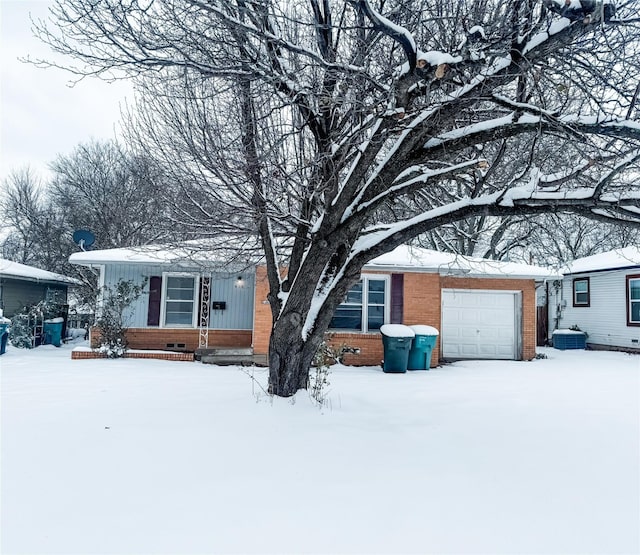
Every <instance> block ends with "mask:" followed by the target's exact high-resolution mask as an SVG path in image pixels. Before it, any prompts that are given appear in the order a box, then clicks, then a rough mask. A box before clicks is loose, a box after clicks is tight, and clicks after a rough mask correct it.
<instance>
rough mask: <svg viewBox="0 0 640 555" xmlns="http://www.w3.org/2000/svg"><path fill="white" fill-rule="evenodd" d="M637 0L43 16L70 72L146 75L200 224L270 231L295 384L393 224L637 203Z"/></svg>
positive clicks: (320, 3)
mask: <svg viewBox="0 0 640 555" xmlns="http://www.w3.org/2000/svg"><path fill="white" fill-rule="evenodd" d="M636 7H637V6H636V3H635V2H628V1H627V2H622V3H620V4H619V5H618V9H617V13H615V14H614V13H612V12H613V10H612V8H611V6H608V7H607V9H605V6H604V4H601V3H594V5H593V7H592V9H590V10H586V11H585V10H581V12H580V14H577V13H573V12H572V11H571V10H569V9H567V7H565V3H564V2H563V1H562V0H544V1H542V0H515V1H513V2H505V1H503V0H486V1H483V2H459V1H454V0H443V1H441V0H438V1H435V0H414V1H405V0H402V1H400V0H385V1H374V0H342V1H333V0H308V1H303V0H289V1H275V0H273V1H270V0H257V1H251V0H171V1H169V0H155V1H152V0H142V1H135V2H131V1H125V0H58V1H57V2H56V5H55V7H54V8H53V10H52V16H53V23H51V24H49V25H47V24H44V23H42V24H40V25H39V26H38V28H37V32H38V33H39V35H40V37H41V38H42V39H43V40H44V41H46V42H47V43H48V44H50V45H51V46H52V47H53V48H54V49H55V50H56V51H57V52H60V53H63V54H66V55H68V56H71V57H73V58H74V59H75V61H76V62H77V63H75V64H74V65H73V67H72V68H71V70H72V71H75V72H76V73H77V74H78V75H79V76H85V75H100V76H103V77H107V78H113V77H117V76H127V77H130V78H134V79H137V80H138V83H139V84H141V85H140V86H141V89H140V90H141V91H142V92H144V93H145V94H146V97H145V98H144V101H145V103H146V109H147V111H146V113H144V114H143V115H142V119H143V120H144V121H146V122H147V131H153V133H151V134H150V135H151V139H152V142H151V143H150V145H149V146H150V148H151V150H152V151H153V152H154V154H155V155H157V156H161V157H164V158H165V161H166V163H167V164H168V165H171V166H172V167H173V168H174V171H175V172H176V175H183V176H185V177H186V178H187V179H185V181H184V183H185V184H188V185H189V186H188V187H186V188H185V190H184V195H183V198H184V202H185V203H188V204H190V207H189V208H185V210H184V211H183V216H184V219H185V220H187V221H188V223H190V225H192V226H194V227H197V226H198V225H200V226H201V229H203V230H205V229H206V230H207V231H209V232H210V233H212V234H233V235H234V236H236V237H237V238H241V237H249V236H251V235H253V236H257V237H258V238H259V241H260V247H261V251H262V254H263V257H264V261H265V264H266V266H267V273H268V279H269V285H270V293H269V295H268V300H269V303H270V305H271V310H272V315H273V331H272V334H271V341H270V350H269V366H270V376H269V380H270V389H271V391H272V392H273V393H275V394H277V395H282V396H289V395H293V394H294V393H295V392H296V391H297V390H298V389H300V388H304V387H306V384H307V377H308V370H309V365H310V364H311V362H312V360H313V356H314V354H315V352H316V350H317V349H318V346H319V345H320V344H321V342H322V339H323V335H324V332H325V331H326V330H327V328H328V326H329V323H330V321H331V318H332V315H333V313H334V311H335V309H336V308H337V306H338V305H339V304H340V302H341V301H342V300H343V299H344V297H345V294H346V293H347V291H348V290H349V288H350V287H351V286H352V285H353V284H354V283H355V282H356V281H357V280H358V279H359V276H360V271H361V269H362V267H363V265H364V264H366V263H367V262H368V261H370V260H371V259H372V258H374V257H376V256H378V255H380V254H382V253H385V252H388V251H389V250H391V249H393V248H394V247H395V246H397V245H399V244H401V243H404V242H406V241H408V240H411V239H413V238H415V237H417V236H419V235H422V234H424V233H426V232H429V231H432V230H438V229H442V228H443V227H444V226H447V225H452V224H454V223H457V222H462V221H464V220H468V219H469V218H480V217H494V218H519V217H521V216H523V215H536V214H542V213H547V212H558V213H564V212H572V213H576V214H580V215H583V216H588V217H591V218H596V219H599V220H601V221H615V220H622V221H625V222H628V224H629V225H631V224H632V223H636V224H637V223H638V220H639V219H640V203H639V201H638V197H639V196H640V189H639V184H638V180H637V175H638V170H639V168H638V160H639V159H640V140H639V139H640V124H639V122H638V107H637V96H638V88H637V83H638V81H639V78H640V51H639V50H640V49H639V46H640V41H639V40H638V38H639V37H638V28H637V25H638V18H637V14H636V11H637V10H636ZM71 63H72V62H70V64H71ZM282 267H286V268H287V275H286V276H284V277H283V276H282V275H281V273H280V269H281V268H282Z"/></svg>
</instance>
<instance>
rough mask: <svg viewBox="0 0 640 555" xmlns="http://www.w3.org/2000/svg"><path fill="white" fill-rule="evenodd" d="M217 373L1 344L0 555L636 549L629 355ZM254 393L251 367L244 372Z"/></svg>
mask: <svg viewBox="0 0 640 555" xmlns="http://www.w3.org/2000/svg"><path fill="white" fill-rule="evenodd" d="M543 351H544V352H545V353H547V354H548V356H549V358H548V359H546V360H536V361H533V362H524V363H523V362H464V363H456V364H454V365H450V366H446V367H443V368H438V369H434V370H431V371H429V372H414V373H409V374H406V375H386V374H383V373H382V372H381V371H380V369H376V368H334V370H333V373H332V375H331V388H332V392H331V393H330V399H331V408H330V409H328V410H326V409H325V410H323V411H320V410H318V409H317V408H316V407H314V406H312V405H311V404H310V403H309V401H308V398H307V397H305V395H304V394H301V395H300V394H299V395H298V397H297V398H296V402H295V404H292V403H291V402H290V401H285V400H281V399H277V400H275V402H274V403H273V404H272V403H270V402H269V401H268V400H267V399H266V398H265V397H264V396H263V397H262V398H260V399H258V402H256V401H257V400H256V397H255V396H254V395H253V394H252V389H255V388H254V387H252V382H251V380H250V378H249V377H248V376H247V375H245V374H244V373H242V372H240V371H239V370H238V369H236V368H216V367H211V366H203V365H200V364H197V363H174V362H165V361H148V360H118V361H106V360H97V361H95V360H94V361H71V360H70V355H69V351H68V350H67V348H65V347H63V348H61V349H55V348H53V347H40V348H38V349H36V350H34V351H18V350H16V349H12V348H11V349H10V350H9V352H8V353H7V354H6V355H4V356H2V357H1V358H0V367H1V373H2V382H1V385H2V413H1V416H2V491H1V493H2V550H1V551H2V553H3V554H6V555H8V554H13V553H38V554H49V553H64V554H72V553H82V554H93V553H109V554H112V553H129V554H130V553H136V554H140V555H142V554H152V553H153V554H156V553H181V554H191V553H194V554H195V553H230V552H237V553H307V552H309V553H311V552H315V553H468V554H472V553H515V552H518V553H549V554H550V553H563V554H569V553H606V554H612V553H625V554H630V553H638V552H640V539H639V535H640V531H639V527H640V524H639V523H640V480H639V475H640V470H639V469H640V445H639V441H640V356H631V355H626V354H622V353H604V352H583V351H555V350H552V349H544V350H543ZM256 377H257V379H258V380H260V381H264V380H265V379H266V376H265V372H264V371H262V370H257V371H256Z"/></svg>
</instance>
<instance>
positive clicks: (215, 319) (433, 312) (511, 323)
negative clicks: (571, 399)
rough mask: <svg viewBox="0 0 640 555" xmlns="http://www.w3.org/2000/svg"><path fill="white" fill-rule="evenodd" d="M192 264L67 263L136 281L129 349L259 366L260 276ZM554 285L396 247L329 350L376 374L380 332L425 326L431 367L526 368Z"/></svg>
mask: <svg viewBox="0 0 640 555" xmlns="http://www.w3.org/2000/svg"><path fill="white" fill-rule="evenodd" d="M198 256H199V259H198V260H194V259H193V256H185V255H184V253H182V252H180V250H175V249H171V250H163V249H161V248H157V247H137V248H131V249H112V250H105V251H88V252H82V253H75V254H73V255H72V256H71V258H70V261H71V262H72V263H74V264H81V265H84V266H90V267H92V268H94V269H99V270H100V284H101V285H103V286H107V287H110V286H114V285H115V284H116V283H117V282H118V281H119V280H121V279H125V280H133V281H134V282H136V283H142V282H143V281H146V283H147V285H146V289H147V293H148V294H147V295H144V296H142V297H141V298H140V299H138V301H137V302H136V303H135V304H134V306H132V307H131V311H130V323H129V325H130V329H129V334H128V340H129V343H130V346H131V347H132V348H138V349H174V350H185V351H195V350H197V349H198V348H204V347H208V348H212V347H251V348H252V349H253V353H254V354H255V355H258V356H261V357H262V360H266V355H267V352H268V345H269V334H270V331H271V311H270V308H269V305H268V302H267V292H268V284H267V280H266V271H265V268H264V267H262V266H257V267H256V266H251V267H249V268H248V269H245V270H243V271H239V270H237V269H236V270H230V269H228V268H227V269H224V270H222V269H220V267H218V268H219V269H218V271H216V267H215V263H211V262H209V264H208V265H207V263H206V258H207V256H206V254H205V253H199V254H198ZM554 277H559V276H558V274H553V273H551V272H550V271H549V270H547V269H544V268H539V267H535V266H529V265H524V264H513V263H508V262H495V261H489V260H482V259H471V258H466V257H462V256H455V255H450V254H445V253H438V252H435V251H429V250H425V249H419V248H410V247H406V246H401V247H398V248H397V249H395V250H394V251H392V252H391V253H388V254H386V255H383V256H381V257H379V258H377V259H375V260H373V261H372V262H370V263H369V264H367V266H366V267H365V268H364V269H363V272H362V280H361V281H360V283H358V284H357V285H356V286H355V287H354V288H353V289H352V290H351V291H350V293H349V295H348V296H347V299H346V300H345V302H344V303H343V304H342V305H341V306H340V308H339V309H338V310H337V311H336V314H335V317H334V319H333V322H332V326H331V328H332V329H331V330H330V332H331V334H332V339H331V340H332V341H333V342H334V343H336V344H340V343H343V342H344V343H347V344H349V345H350V346H352V347H355V348H358V349H359V350H360V354H359V355H351V356H350V357H349V358H348V359H347V362H348V363H349V364H379V363H380V360H381V358H382V342H381V340H380V334H379V331H378V330H379V328H380V326H381V325H382V324H384V323H404V324H408V325H411V324H426V325H431V326H434V327H436V328H438V329H439V330H440V331H441V334H440V338H439V341H438V344H437V345H436V348H435V349H434V354H433V359H434V361H437V360H438V359H440V358H445V359H461V358H487V359H516V360H518V359H525V360H528V359H531V358H533V357H534V356H535V346H536V299H535V297H536V282H538V283H540V282H542V281H544V280H545V279H548V278H554ZM94 343H95V338H94Z"/></svg>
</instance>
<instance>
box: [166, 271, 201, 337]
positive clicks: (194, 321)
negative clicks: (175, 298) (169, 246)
mask: <svg viewBox="0 0 640 555" xmlns="http://www.w3.org/2000/svg"><path fill="white" fill-rule="evenodd" d="M169 277H190V278H194V280H193V288H194V291H193V294H194V296H193V314H192V315H191V325H188V324H182V325H180V324H172V325H170V326H167V325H166V323H165V321H164V319H165V316H166V314H165V313H166V301H167V281H169V280H168V279H167V278H169ZM199 300H200V276H199V275H198V274H191V273H189V272H162V296H161V298H160V326H159V327H160V328H167V329H171V328H183V329H184V328H196V327H198V302H199Z"/></svg>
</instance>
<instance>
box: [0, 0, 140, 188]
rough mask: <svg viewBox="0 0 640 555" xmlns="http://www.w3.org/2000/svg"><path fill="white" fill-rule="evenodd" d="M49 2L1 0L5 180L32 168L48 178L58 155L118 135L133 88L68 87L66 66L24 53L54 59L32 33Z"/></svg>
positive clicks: (1, 169)
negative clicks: (41, 63) (36, 61)
mask: <svg viewBox="0 0 640 555" xmlns="http://www.w3.org/2000/svg"><path fill="white" fill-rule="evenodd" d="M51 4H52V2H51V1H50V0H0V68H1V69H0V118H1V120H0V121H1V138H0V183H1V181H4V179H5V178H6V177H7V175H9V174H10V173H11V172H12V171H13V170H17V169H20V168H23V167H25V166H29V167H31V168H32V169H33V170H34V171H35V172H36V173H37V174H38V175H40V176H41V177H46V176H47V173H48V170H47V165H48V164H49V163H50V162H52V161H53V160H54V159H55V158H56V156H57V155H58V154H69V153H70V152H72V151H73V149H74V148H75V147H76V146H77V145H78V144H79V143H83V142H87V141H90V140H91V139H98V140H108V139H113V138H116V137H117V133H118V129H119V123H118V122H119V119H120V107H121V105H123V103H124V100H125V98H126V96H127V94H130V93H129V91H130V87H129V86H128V85H127V84H126V83H122V82H120V83H106V82H104V81H100V80H98V79H86V80H85V81H83V82H81V83H79V84H77V85H75V86H74V87H73V88H71V87H69V82H70V79H71V75H70V74H68V73H66V72H65V71H63V70H59V69H54V68H49V69H39V68H36V67H34V66H32V65H29V64H25V63H22V62H20V61H18V58H19V57H25V56H30V57H32V58H50V57H51V53H50V51H49V49H48V47H47V46H46V45H44V44H42V43H40V42H39V41H38V40H37V39H35V38H34V37H33V36H32V33H31V21H30V19H29V16H30V15H31V16H32V17H34V18H46V17H48V7H49V6H50V5H51Z"/></svg>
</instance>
